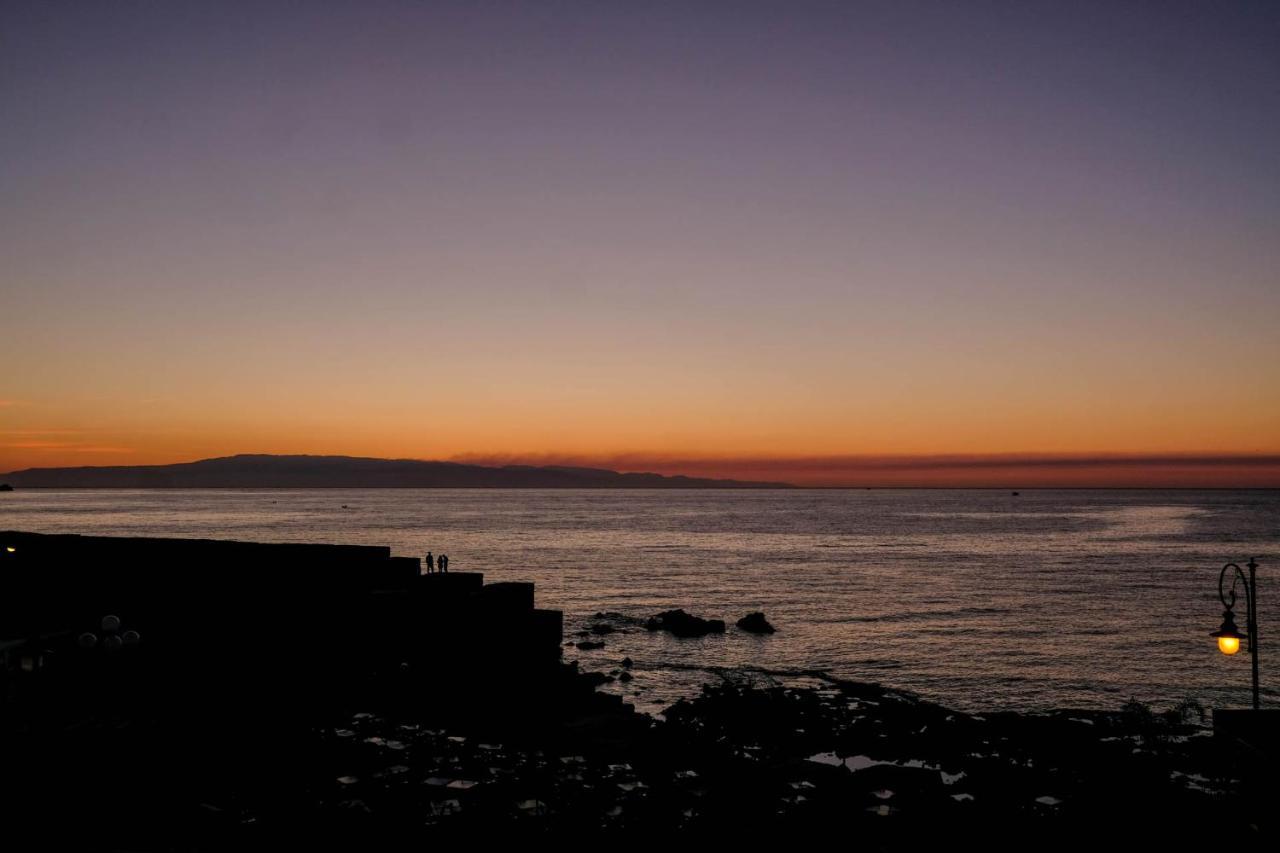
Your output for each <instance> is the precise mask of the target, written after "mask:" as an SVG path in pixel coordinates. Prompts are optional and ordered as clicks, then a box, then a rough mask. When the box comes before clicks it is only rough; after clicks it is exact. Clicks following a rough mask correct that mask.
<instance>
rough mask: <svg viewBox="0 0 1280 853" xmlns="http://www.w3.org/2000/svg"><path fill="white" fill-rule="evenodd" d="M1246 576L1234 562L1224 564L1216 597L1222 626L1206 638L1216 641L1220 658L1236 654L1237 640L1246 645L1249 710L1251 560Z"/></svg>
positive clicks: (1253, 611) (1253, 624) (1253, 613)
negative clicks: (1239, 604) (1240, 601)
mask: <svg viewBox="0 0 1280 853" xmlns="http://www.w3.org/2000/svg"><path fill="white" fill-rule="evenodd" d="M1247 565H1248V567H1249V574H1248V575H1247V576H1246V575H1245V573H1244V570H1243V569H1241V568H1240V567H1239V566H1237V565H1236V564H1235V563H1227V564H1226V565H1225V566H1223V567H1222V573H1221V574H1219V575H1218V598H1219V599H1220V600H1221V601H1222V605H1223V607H1225V608H1226V610H1225V611H1224V612H1223V614H1222V627H1221V628H1219V629H1218V630H1216V631H1214V632H1213V633H1211V634H1210V635H1209V636H1210V637H1216V638H1217V639H1218V651H1220V652H1222V653H1223V654H1224V655H1234V654H1235V653H1236V652H1238V651H1240V641H1241V640H1244V641H1246V642H1247V643H1248V646H1247V648H1248V651H1249V656H1250V657H1251V658H1253V709H1254V710H1255V711H1256V710H1258V708H1259V705H1258V563H1257V561H1256V560H1254V559H1250V560H1249V562H1248V564H1247ZM1228 572H1230V573H1231V588H1230V589H1228V588H1227V587H1226V582H1227V573H1228ZM1237 583H1242V584H1243V585H1244V609H1245V631H1246V633H1244V634H1241V633H1240V629H1239V628H1238V627H1236V617H1235V613H1233V612H1232V610H1233V608H1234V607H1235V605H1236V584H1237Z"/></svg>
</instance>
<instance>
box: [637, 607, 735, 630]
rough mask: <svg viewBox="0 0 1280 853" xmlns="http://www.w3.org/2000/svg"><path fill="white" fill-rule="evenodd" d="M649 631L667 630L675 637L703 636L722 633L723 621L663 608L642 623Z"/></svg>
mask: <svg viewBox="0 0 1280 853" xmlns="http://www.w3.org/2000/svg"><path fill="white" fill-rule="evenodd" d="M644 626H645V628H647V629H649V630H650V631H668V632H670V633H672V634H674V635H675V636H677V637H705V636H706V635H707V634H723V633H724V621H723V620H721V619H703V618H701V617H699V616H693V615H692V614H689V613H685V612H684V611H683V610H664V611H663V612H662V613H659V614H658V615H656V616H652V617H650V618H649V621H648V622H645V623H644Z"/></svg>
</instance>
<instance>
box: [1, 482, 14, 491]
mask: <svg viewBox="0 0 1280 853" xmlns="http://www.w3.org/2000/svg"><path fill="white" fill-rule="evenodd" d="M12 491H13V486H11V485H9V484H8V483H0V492H12Z"/></svg>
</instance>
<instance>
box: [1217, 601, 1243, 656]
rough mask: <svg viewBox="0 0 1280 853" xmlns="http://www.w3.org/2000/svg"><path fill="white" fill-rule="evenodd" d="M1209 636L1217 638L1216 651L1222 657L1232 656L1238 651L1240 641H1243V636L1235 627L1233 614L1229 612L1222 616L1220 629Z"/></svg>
mask: <svg viewBox="0 0 1280 853" xmlns="http://www.w3.org/2000/svg"><path fill="white" fill-rule="evenodd" d="M1209 636H1210V637H1217V638H1218V651H1220V652H1222V653H1223V654H1224V655H1234V654H1235V653H1236V652H1238V651H1240V641H1241V640H1243V639H1244V634H1241V633H1240V629H1239V628H1237V627H1236V617H1235V614H1234V613H1232V612H1231V611H1230V610H1227V611H1226V612H1224V613H1223V614H1222V627H1221V628H1219V629H1218V630H1216V631H1214V632H1213V633H1212V634H1210V635H1209Z"/></svg>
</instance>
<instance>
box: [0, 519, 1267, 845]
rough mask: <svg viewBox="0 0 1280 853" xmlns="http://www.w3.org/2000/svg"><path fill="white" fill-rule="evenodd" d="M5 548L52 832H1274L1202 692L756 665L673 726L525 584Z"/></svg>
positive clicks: (5, 742) (373, 556) (303, 555)
mask: <svg viewBox="0 0 1280 853" xmlns="http://www.w3.org/2000/svg"><path fill="white" fill-rule="evenodd" d="M0 538H3V540H4V541H3V542H0V569H2V574H0V580H2V581H3V583H4V588H5V595H4V596H3V597H2V598H0V629H2V630H0V644H2V647H3V649H4V664H5V667H4V693H3V696H4V703H3V706H2V707H3V721H2V722H3V728H2V732H3V735H2V738H0V750H2V753H0V754H2V755H3V757H4V773H3V776H2V778H3V780H4V781H3V786H4V787H3V791H0V795H2V796H3V798H4V800H3V802H4V803H5V808H6V826H7V831H8V832H9V833H10V834H11V835H12V837H25V835H23V833H30V832H35V833H37V837H38V838H39V839H40V842H41V844H40V845H39V846H44V847H50V848H57V847H60V846H65V845H66V844H71V843H74V844H76V845H78V846H79V847H81V848H93V849H122V850H167V849H229V848H237V849H239V848H244V847H251V846H259V845H263V846H265V845H281V844H285V845H288V846H291V847H292V846H297V845H301V844H311V845H317V844H320V845H323V846H324V847H325V848H329V847H332V846H333V845H335V844H337V843H339V842H349V843H350V844H352V845H354V846H356V847H357V848H358V849H369V848H376V847H393V846H394V847H400V846H404V845H407V844H415V843H417V842H419V841H424V842H425V841H430V840H432V839H442V838H450V839H453V840H474V839H476V838H478V837H482V836H486V837H487V836H494V835H507V834H510V835H512V836H519V837H521V838H527V837H532V836H538V835H551V836H576V835H584V834H606V835H614V836H616V837H617V838H619V839H627V840H632V839H635V838H637V837H640V836H650V837H662V836H670V835H672V834H674V833H682V834H685V835H699V834H703V833H705V834H708V835H715V836H717V837H720V838H724V837H725V836H739V837H748V838H754V839H757V840H758V839H763V838H765V837H767V836H765V835H760V833H775V832H785V833H788V834H789V835H791V836H792V837H795V836H807V835H810V834H816V833H819V832H822V833H825V834H826V835H827V837H832V836H831V833H835V836H834V838H835V839H836V840H837V841H841V840H843V841H847V842H849V844H851V845H853V846H857V847H860V848H863V849H873V850H874V849H886V850H887V849H895V850H896V849H901V848H902V847H904V846H906V847H907V848H908V849H910V848H912V847H918V846H921V845H923V844H926V843H930V842H935V841H939V840H942V841H946V842H948V843H954V842H957V841H960V840H968V841H974V840H977V841H978V842H980V843H981V844H982V845H983V847H984V848H988V849H990V848H997V849H1006V848H1014V847H1017V848H1020V849H1026V848H1027V847H1028V846H1038V847H1056V846H1059V845H1062V844H1066V843H1069V842H1070V843H1074V844H1077V845H1079V844H1089V845H1090V846H1092V847H1101V848H1103V849H1109V848H1112V847H1115V846H1119V845H1120V840H1121V839H1123V838H1127V837H1130V836H1132V837H1133V838H1136V839H1139V840H1141V841H1142V842H1144V843H1145V844H1146V845H1151V844H1155V843H1171V842H1173V841H1177V842H1179V843H1182V844H1185V843H1187V842H1189V841H1191V840H1194V839H1206V840H1212V839H1214V838H1217V839H1219V840H1221V833H1222V832H1223V829H1224V827H1229V828H1230V831H1231V833H1232V836H1233V838H1234V839H1237V840H1243V839H1245V838H1248V837H1250V836H1259V835H1268V834H1270V833H1271V832H1272V831H1273V830H1274V828H1275V820H1276V817H1275V814H1274V809H1273V804H1274V801H1275V800H1274V798H1275V795H1276V788H1275V784H1276V783H1275V778H1274V773H1272V772H1271V767H1272V765H1271V763H1270V759H1269V758H1268V753H1267V752H1266V751H1265V750H1264V749H1259V748H1257V745H1256V744H1255V745H1253V746H1249V745H1244V744H1241V743H1238V742H1236V741H1235V740H1234V739H1231V738H1224V737H1220V736H1215V735H1214V734H1213V733H1212V731H1211V730H1210V729H1207V728H1205V727H1204V726H1202V725H1200V721H1199V719H1198V717H1197V715H1196V714H1195V713H1194V711H1195V709H1190V708H1184V709H1180V710H1178V711H1175V712H1170V713H1168V714H1153V713H1151V712H1150V711H1148V710H1147V709H1145V708H1143V707H1141V706H1137V705H1133V706H1130V707H1127V708H1126V709H1124V710H1122V711H1118V712H1116V713H1111V714H1107V713H1099V712H1083V711H1060V712H1055V713H1049V714H1041V715H1026V714H1013V713H992V714H985V715H969V714H963V713H959V712H956V711H951V710H948V709H946V708H943V707H941V706H938V705H934V704H931V703H928V702H924V701H921V700H919V699H917V698H915V697H912V696H909V695H905V694H902V693H899V692H894V691H890V690H886V689H883V688H880V687H876V686H874V685H865V684H851V683H843V682H835V681H830V680H827V681H826V682H825V686H823V687H820V688H799V687H794V688H792V687H785V686H779V685H777V684H773V683H771V682H770V681H769V680H768V679H764V680H760V681H756V682H751V683H747V682H743V683H734V684H725V685H723V686H720V687H716V688H708V689H707V690H706V691H704V693H703V694H702V695H701V696H699V697H696V698H694V699H691V700H688V701H682V702H679V703H677V704H676V705H675V706H673V707H671V708H670V709H668V710H667V711H666V713H665V714H664V715H663V716H664V719H661V720H655V719H652V718H650V717H647V716H644V715H640V714H636V713H634V712H633V711H632V710H631V709H630V708H629V706H626V705H624V704H623V703H622V702H621V701H620V700H618V699H617V698H615V697H611V696H607V695H605V694H601V693H598V692H595V689H594V688H595V686H596V685H597V684H598V683H599V682H600V680H601V678H600V677H599V676H595V675H593V674H586V673H579V672H578V671H577V668H576V666H566V665H564V664H563V663H562V662H561V660H560V651H559V650H560V646H561V642H562V639H563V638H562V631H561V621H560V615H559V614H558V613H556V612H555V611H544V610H538V609H536V608H535V607H534V606H533V605H534V601H533V588H532V585H530V584H489V585H485V584H483V579H482V578H481V576H479V575H476V574H470V573H463V572H452V573H449V574H434V575H422V574H420V568H419V564H418V561H417V560H416V559H415V560H407V559H399V558H393V557H391V556H390V554H389V552H388V551H387V550H386V549H382V548H348V547H338V546H290V545H252V544H248V543H227V542H209V541H199V540H129V539H102V538H87V537H86V538H82V537H50V536H36V535H32V534H21V533H0ZM8 548H13V549H14V550H12V551H10V550H8ZM108 617H109V618H108ZM626 663H628V664H629V663H631V662H629V661H628V662H626Z"/></svg>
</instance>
